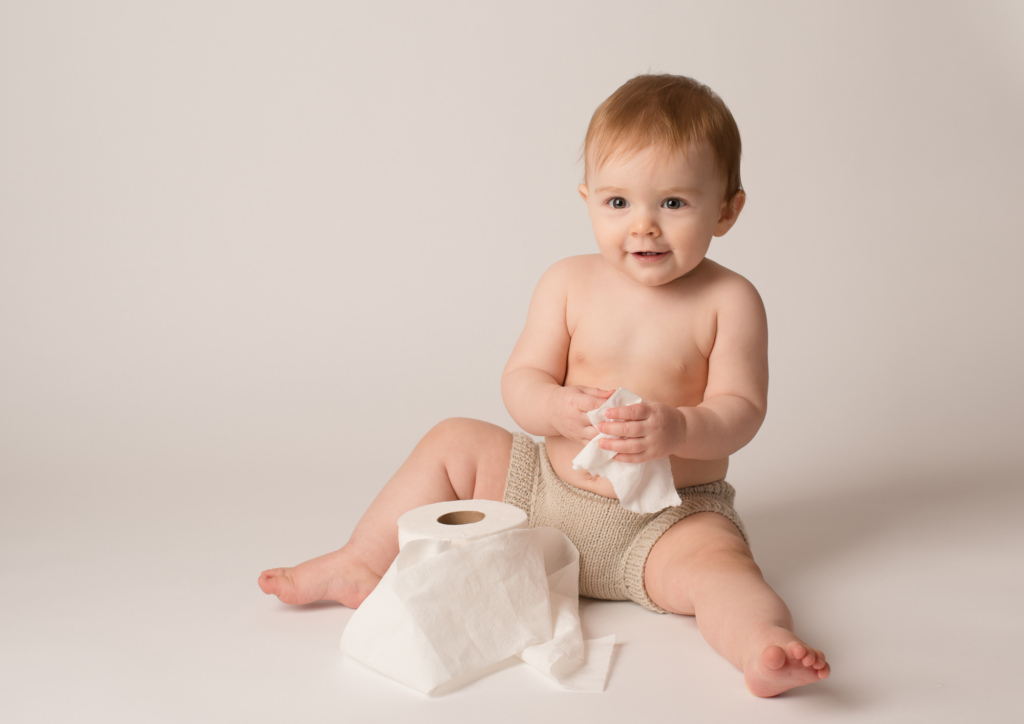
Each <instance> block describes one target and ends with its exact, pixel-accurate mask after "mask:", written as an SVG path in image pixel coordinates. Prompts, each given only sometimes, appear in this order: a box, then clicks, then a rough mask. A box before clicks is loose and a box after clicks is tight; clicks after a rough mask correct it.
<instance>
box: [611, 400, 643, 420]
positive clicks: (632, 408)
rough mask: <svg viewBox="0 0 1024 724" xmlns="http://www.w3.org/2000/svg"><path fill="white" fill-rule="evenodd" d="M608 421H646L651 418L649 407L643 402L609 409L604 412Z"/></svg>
mask: <svg viewBox="0 0 1024 724" xmlns="http://www.w3.org/2000/svg"><path fill="white" fill-rule="evenodd" d="M604 416H605V417H606V418H608V419H609V420H646V419H647V418H648V417H650V416H651V407H650V405H646V404H644V403H643V402H638V403H637V404H635V405H626V406H625V407H609V408H608V409H607V410H605V411H604Z"/></svg>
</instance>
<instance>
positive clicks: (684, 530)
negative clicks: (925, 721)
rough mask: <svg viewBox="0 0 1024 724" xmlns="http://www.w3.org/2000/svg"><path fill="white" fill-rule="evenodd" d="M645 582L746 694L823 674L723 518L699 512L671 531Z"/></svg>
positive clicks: (771, 692)
mask: <svg viewBox="0 0 1024 724" xmlns="http://www.w3.org/2000/svg"><path fill="white" fill-rule="evenodd" d="M644 583H645V585H646V586H647V593H648V595H649V596H650V597H651V599H652V600H653V601H654V602H655V603H656V604H658V605H659V606H661V607H662V608H664V609H665V610H667V611H672V612H674V613H681V614H687V615H691V616H693V615H695V616H696V617H697V627H698V628H699V629H700V632H701V633H702V634H703V635H704V638H705V640H706V641H707V642H708V643H709V644H711V646H713V647H714V648H715V650H716V651H718V652H719V653H720V654H722V655H723V656H724V657H725V658H727V659H728V660H729V661H731V662H732V664H733V665H734V666H736V667H737V668H738V669H739V670H740V671H742V672H743V674H744V677H745V679H746V684H747V688H748V689H750V691H751V693H753V694H755V695H757V696H775V695H776V694H781V693H782V692H783V691H786V690H787V689H792V688H794V687H796V686H803V685H804V684H811V683H813V682H815V681H818V680H820V679H824V678H826V677H828V675H829V672H830V668H829V665H828V664H827V663H826V661H825V655H824V654H822V653H821V652H820V651H818V650H816V649H812V648H811V647H810V646H808V645H807V644H805V643H804V642H803V641H801V640H800V639H799V638H797V636H796V635H795V634H794V633H793V618H792V616H791V615H790V613H789V609H788V608H787V607H786V604H785V603H783V601H782V599H781V598H779V596H778V594H776V593H775V591H773V590H772V589H771V587H770V586H769V585H768V584H767V583H766V582H765V580H764V578H763V577H762V576H761V569H760V568H758V567H757V564H756V563H754V559H753V557H752V556H751V554H750V548H748V547H747V545H746V543H744V542H743V538H742V537H741V536H740V534H739V531H738V530H736V527H735V526H734V525H733V524H732V523H731V522H729V520H728V519H727V518H725V517H724V516H721V515H718V514H717V513H698V514H696V515H691V516H690V517H688V518H684V519H683V520H681V521H679V522H678V523H676V524H675V525H674V526H672V527H671V528H669V530H668V531H667V532H666V533H665V535H663V536H662V537H661V538H660V539H659V540H658V542H657V543H656V544H655V545H654V548H652V549H651V554H650V556H649V557H648V559H647V566H646V568H645V570H644Z"/></svg>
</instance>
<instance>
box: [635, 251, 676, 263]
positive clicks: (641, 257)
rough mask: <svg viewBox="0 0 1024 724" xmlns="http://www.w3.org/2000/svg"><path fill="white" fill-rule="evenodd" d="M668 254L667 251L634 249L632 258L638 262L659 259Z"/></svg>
mask: <svg viewBox="0 0 1024 724" xmlns="http://www.w3.org/2000/svg"><path fill="white" fill-rule="evenodd" d="M666 256H668V252H667V251H634V252H633V258H634V259H636V260H637V261H640V262H652V261H659V260H660V259H664V258H665V257H666Z"/></svg>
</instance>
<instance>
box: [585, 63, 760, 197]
mask: <svg viewBox="0 0 1024 724" xmlns="http://www.w3.org/2000/svg"><path fill="white" fill-rule="evenodd" d="M705 145H706V146H708V147H709V148H710V150H711V151H712V152H713V153H714V158H715V171H716V173H717V174H719V175H720V176H721V178H722V180H723V181H724V182H725V196H724V199H725V201H727V202H728V201H731V200H732V199H733V197H735V196H736V194H737V193H739V192H740V191H742V190H743V186H742V184H741V183H740V152H741V150H742V149H741V144H740V130H739V128H737V126H736V121H735V120H734V119H733V117H732V113H730V112H729V109H728V108H727V107H726V105H725V103H724V102H723V101H722V99H721V98H719V97H718V95H717V94H716V93H715V92H714V91H713V90H711V89H710V88H708V87H707V86H706V85H703V84H702V83H698V82H697V81H695V80H694V79H693V78H687V77H685V76H681V75H638V76H637V77H636V78H633V79H632V80H629V81H626V83H624V84H623V85H622V86H621V87H620V88H619V89H618V90H617V91H615V92H614V93H612V94H611V95H610V96H609V97H608V99H607V100H605V102H604V103H602V104H601V105H600V106H598V108H597V110H596V111H594V116H593V118H591V119H590V127H589V128H588V129H587V137H586V140H585V141H584V144H583V162H584V177H585V178H589V176H590V172H591V171H592V170H594V169H597V168H600V167H601V166H603V165H604V164H605V162H607V161H608V160H609V159H612V158H620V157H623V156H631V155H633V154H635V153H636V152H638V151H641V150H643V149H646V148H648V147H651V146H654V147H658V148H660V149H663V150H665V151H669V152H671V151H678V152H680V153H682V154H683V155H686V154H687V153H688V152H689V151H690V149H692V148H697V147H700V146H705Z"/></svg>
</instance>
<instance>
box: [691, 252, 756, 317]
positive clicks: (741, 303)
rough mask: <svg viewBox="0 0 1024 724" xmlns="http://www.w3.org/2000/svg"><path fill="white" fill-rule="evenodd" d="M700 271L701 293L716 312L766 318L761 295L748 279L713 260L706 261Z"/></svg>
mask: <svg viewBox="0 0 1024 724" xmlns="http://www.w3.org/2000/svg"><path fill="white" fill-rule="evenodd" d="M699 271H700V279H699V281H700V287H701V293H702V295H703V296H705V297H706V298H707V300H708V301H709V302H710V303H711V305H712V306H713V307H714V308H715V309H716V311H718V312H719V313H722V312H726V313H730V312H731V313H734V314H735V313H739V314H750V315H753V316H755V317H759V318H764V316H765V311H764V302H762V301H761V295H760V294H758V292H757V289H756V288H755V287H754V285H753V284H751V283H750V281H748V280H747V278H746V277H744V276H742V275H741V274H737V273H736V272H734V271H732V270H731V269H727V268H726V267H724V266H722V265H721V264H719V263H717V262H714V261H712V260H711V259H705V260H704V261H703V262H702V263H701V268H700V270H699Z"/></svg>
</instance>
